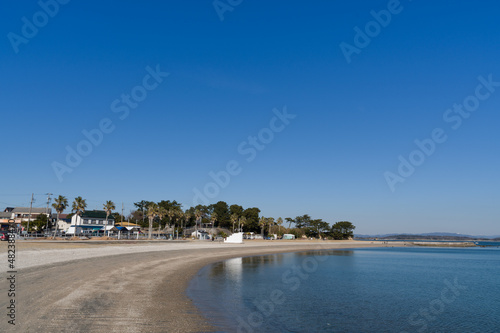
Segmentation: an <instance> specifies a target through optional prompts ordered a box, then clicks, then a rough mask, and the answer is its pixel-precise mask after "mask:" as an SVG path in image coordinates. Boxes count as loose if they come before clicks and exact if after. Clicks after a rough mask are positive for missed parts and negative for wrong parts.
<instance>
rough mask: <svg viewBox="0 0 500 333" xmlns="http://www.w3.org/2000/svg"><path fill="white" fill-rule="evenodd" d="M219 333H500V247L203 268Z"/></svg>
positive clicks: (332, 253)
mask: <svg viewBox="0 0 500 333" xmlns="http://www.w3.org/2000/svg"><path fill="white" fill-rule="evenodd" d="M188 295H189V296H190V297H191V298H192V299H193V300H194V302H195V303H196V305H197V306H198V307H199V308H200V309H201V310H202V312H203V313H204V314H205V316H206V317H207V318H209V320H211V321H212V322H213V323H214V325H216V326H217V327H219V329H220V331H221V332H356V333H359V332H495V333H496V332H500V248H377V249H355V250H323V251H310V252H300V253H287V254H275V255H267V256H255V257H246V258H236V259H231V260H227V261H224V262H219V263H216V264H213V265H210V266H207V267H205V268H204V269H202V270H201V271H200V272H199V273H198V275H197V277H196V278H195V279H193V280H192V281H191V284H190V287H189V289H188Z"/></svg>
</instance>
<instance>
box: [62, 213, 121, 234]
mask: <svg viewBox="0 0 500 333" xmlns="http://www.w3.org/2000/svg"><path fill="white" fill-rule="evenodd" d="M114 225H115V218H114V217H113V215H109V216H108V220H107V223H106V212H105V211H103V210H88V211H85V212H83V213H82V215H76V214H75V215H73V216H72V217H71V226H70V227H69V228H68V230H67V231H66V233H67V234H70V235H74V234H76V235H79V234H92V233H97V232H99V231H103V230H104V227H105V226H106V230H108V231H109V230H115V229H114Z"/></svg>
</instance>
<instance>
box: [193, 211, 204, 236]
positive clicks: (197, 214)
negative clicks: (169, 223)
mask: <svg viewBox="0 0 500 333" xmlns="http://www.w3.org/2000/svg"><path fill="white" fill-rule="evenodd" d="M204 215H205V213H204V212H203V211H202V210H201V209H199V208H198V209H196V210H195V211H194V217H195V218H196V220H195V227H194V229H195V231H196V239H199V235H198V223H200V228H201V221H202V220H203V216H204Z"/></svg>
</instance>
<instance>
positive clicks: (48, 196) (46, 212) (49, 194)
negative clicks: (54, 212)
mask: <svg viewBox="0 0 500 333" xmlns="http://www.w3.org/2000/svg"><path fill="white" fill-rule="evenodd" d="M51 195H52V193H47V209H46V210H45V214H47V225H46V226H45V232H47V230H48V229H49V204H50V196H51ZM51 217H52V216H51Z"/></svg>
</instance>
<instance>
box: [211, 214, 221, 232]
mask: <svg viewBox="0 0 500 333" xmlns="http://www.w3.org/2000/svg"><path fill="white" fill-rule="evenodd" d="M218 218H219V217H218V216H217V213H216V212H213V213H212V215H210V222H212V237H214V225H215V222H216V221H217V219H218Z"/></svg>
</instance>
